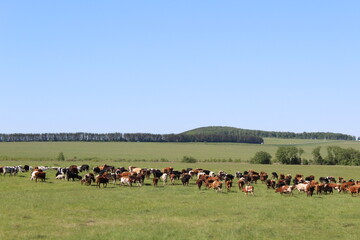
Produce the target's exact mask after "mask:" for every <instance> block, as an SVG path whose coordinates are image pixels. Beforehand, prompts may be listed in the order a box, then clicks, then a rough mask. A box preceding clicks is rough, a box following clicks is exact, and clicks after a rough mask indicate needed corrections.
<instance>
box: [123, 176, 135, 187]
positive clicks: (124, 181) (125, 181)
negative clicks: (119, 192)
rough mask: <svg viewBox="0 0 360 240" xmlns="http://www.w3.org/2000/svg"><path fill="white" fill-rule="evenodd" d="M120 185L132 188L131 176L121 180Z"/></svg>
mask: <svg viewBox="0 0 360 240" xmlns="http://www.w3.org/2000/svg"><path fill="white" fill-rule="evenodd" d="M120 183H121V184H123V185H128V186H130V187H131V186H132V179H131V177H130V176H127V177H122V178H121V179H120Z"/></svg>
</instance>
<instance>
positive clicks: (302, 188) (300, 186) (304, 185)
mask: <svg viewBox="0 0 360 240" xmlns="http://www.w3.org/2000/svg"><path fill="white" fill-rule="evenodd" d="M308 185H309V184H307V183H299V184H297V185H294V189H297V190H298V191H299V193H300V192H306V188H307V186H308Z"/></svg>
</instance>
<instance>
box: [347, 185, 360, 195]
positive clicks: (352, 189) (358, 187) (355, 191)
mask: <svg viewBox="0 0 360 240" xmlns="http://www.w3.org/2000/svg"><path fill="white" fill-rule="evenodd" d="M348 191H349V192H350V193H351V196H354V194H356V195H358V196H359V191H360V185H352V186H350V187H349V188H348Z"/></svg>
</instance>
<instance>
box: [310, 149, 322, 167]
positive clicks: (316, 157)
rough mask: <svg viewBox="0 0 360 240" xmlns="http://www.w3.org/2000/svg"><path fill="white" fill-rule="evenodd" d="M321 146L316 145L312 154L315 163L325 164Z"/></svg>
mask: <svg viewBox="0 0 360 240" xmlns="http://www.w3.org/2000/svg"><path fill="white" fill-rule="evenodd" d="M320 150H321V147H320V146H319V147H316V148H314V149H313V150H312V152H311V154H312V155H313V160H314V163H315V164H319V165H323V164H324V159H323V157H322V156H321V154H320Z"/></svg>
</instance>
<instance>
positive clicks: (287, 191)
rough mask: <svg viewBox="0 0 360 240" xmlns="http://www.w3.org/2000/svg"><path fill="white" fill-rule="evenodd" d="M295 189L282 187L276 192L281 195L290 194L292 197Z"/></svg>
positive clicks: (286, 186)
mask: <svg viewBox="0 0 360 240" xmlns="http://www.w3.org/2000/svg"><path fill="white" fill-rule="evenodd" d="M293 189H294V187H293V186H288V185H284V186H281V187H279V188H277V189H276V190H275V192H276V193H277V192H279V193H280V194H281V195H282V194H290V195H292V190H293Z"/></svg>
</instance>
